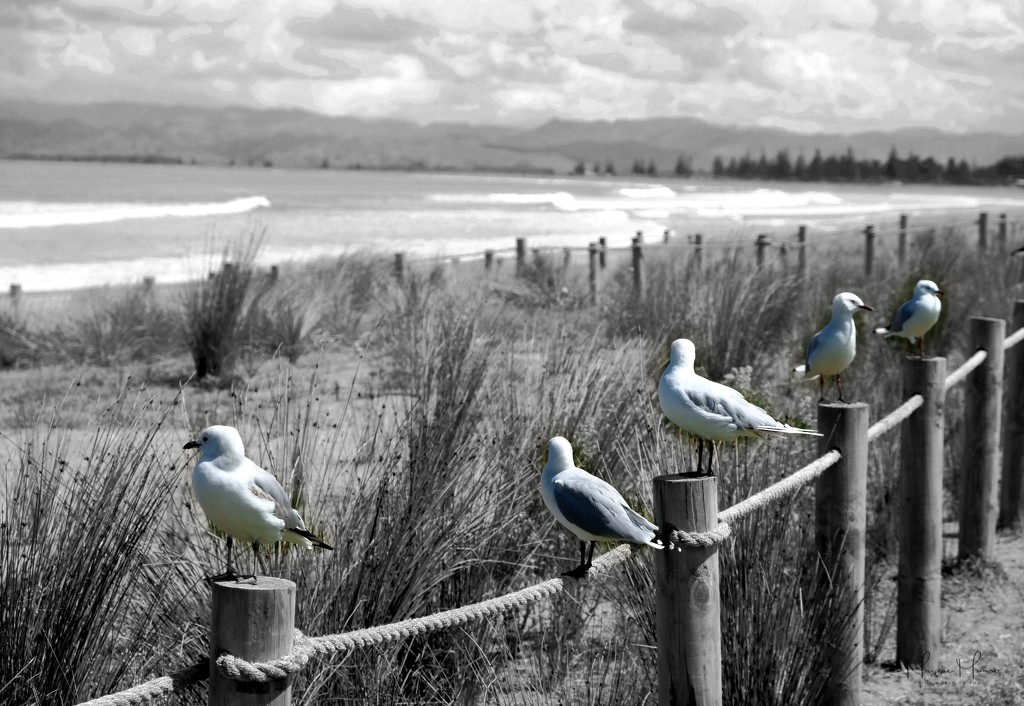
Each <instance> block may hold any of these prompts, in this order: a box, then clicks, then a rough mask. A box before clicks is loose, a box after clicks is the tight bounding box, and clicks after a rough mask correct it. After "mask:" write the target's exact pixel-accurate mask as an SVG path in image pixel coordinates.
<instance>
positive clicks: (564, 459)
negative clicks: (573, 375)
mask: <svg viewBox="0 0 1024 706" xmlns="http://www.w3.org/2000/svg"><path fill="white" fill-rule="evenodd" d="M540 493H541V495H542V496H543V497H544V504H545V505H547V506H548V510H550V511H551V514H552V515H554V516H555V519H556V520H558V521H559V522H560V523H561V524H562V526H563V527H565V528H566V529H568V530H569V531H570V532H572V533H573V534H574V535H576V537H577V538H579V540H580V565H579V566H577V567H576V568H575V569H573V570H571V571H566V572H565V573H564V574H562V575H563V576H572V577H573V578H583V577H585V576H586V575H587V572H588V571H590V567H591V565H592V563H593V559H594V545H595V543H597V542H600V541H621V542H629V543H631V544H646V545H647V546H650V547H654V548H655V549H664V548H665V545H666V544H669V548H671V544H670V543H668V542H665V541H663V540H662V539H661V537H662V533H661V532H660V531H659V530H658V527H657V525H655V524H654V523H652V522H650V521H649V520H647V518H645V517H643V516H642V515H639V514H637V513H636V512H634V511H633V510H631V509H630V507H629V506H628V505H627V504H626V501H625V500H623V498H622V496H621V495H619V491H617V490H615V488H613V487H612V486H611V485H609V484H608V483H605V482H604V481H603V480H601V479H600V478H597V477H596V476H592V475H590V474H589V473H587V472H586V471H584V470H583V469H582V468H577V467H576V464H575V463H574V462H573V460H572V446H571V445H570V444H569V442H568V441H567V440H566V439H565V438H564V437H561V436H556V437H554V438H553V439H551V441H549V442H548V462H547V463H546V464H544V470H543V471H542V472H541V475H540ZM587 542H590V552H589V554H588V553H587V552H586V543H587Z"/></svg>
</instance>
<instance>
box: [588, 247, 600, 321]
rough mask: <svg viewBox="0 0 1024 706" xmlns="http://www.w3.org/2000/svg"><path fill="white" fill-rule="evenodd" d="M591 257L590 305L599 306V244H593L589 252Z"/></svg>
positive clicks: (589, 278)
mask: <svg viewBox="0 0 1024 706" xmlns="http://www.w3.org/2000/svg"><path fill="white" fill-rule="evenodd" d="M588 254H589V256H590V259H589V262H590V275H589V277H588V281H589V283H590V305H591V306H597V268H598V258H599V253H598V246H597V243H591V244H590V248H589V250H588Z"/></svg>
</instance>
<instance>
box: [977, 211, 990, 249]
mask: <svg viewBox="0 0 1024 706" xmlns="http://www.w3.org/2000/svg"><path fill="white" fill-rule="evenodd" d="M987 249H988V214H987V213H985V212H984V211H982V212H981V213H979V214H978V250H981V251H982V252H985V250H987Z"/></svg>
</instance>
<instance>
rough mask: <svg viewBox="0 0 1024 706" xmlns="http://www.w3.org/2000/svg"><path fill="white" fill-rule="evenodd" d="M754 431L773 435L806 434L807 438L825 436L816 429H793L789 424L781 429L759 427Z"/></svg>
mask: <svg viewBox="0 0 1024 706" xmlns="http://www.w3.org/2000/svg"><path fill="white" fill-rule="evenodd" d="M754 431H756V432H758V433H772V434H806V435H807V436H824V434H822V433H821V432H820V431H815V430H814V429H801V428H799V427H791V426H789V425H788V424H786V425H784V426H781V427H757V428H756V429H754Z"/></svg>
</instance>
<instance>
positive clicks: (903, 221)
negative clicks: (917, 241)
mask: <svg viewBox="0 0 1024 706" xmlns="http://www.w3.org/2000/svg"><path fill="white" fill-rule="evenodd" d="M896 252H897V255H896V257H897V261H898V262H899V265H900V267H903V263H905V262H906V261H907V214H905V213H901V214H900V241H899V246H898V250H897V251H896Z"/></svg>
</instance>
